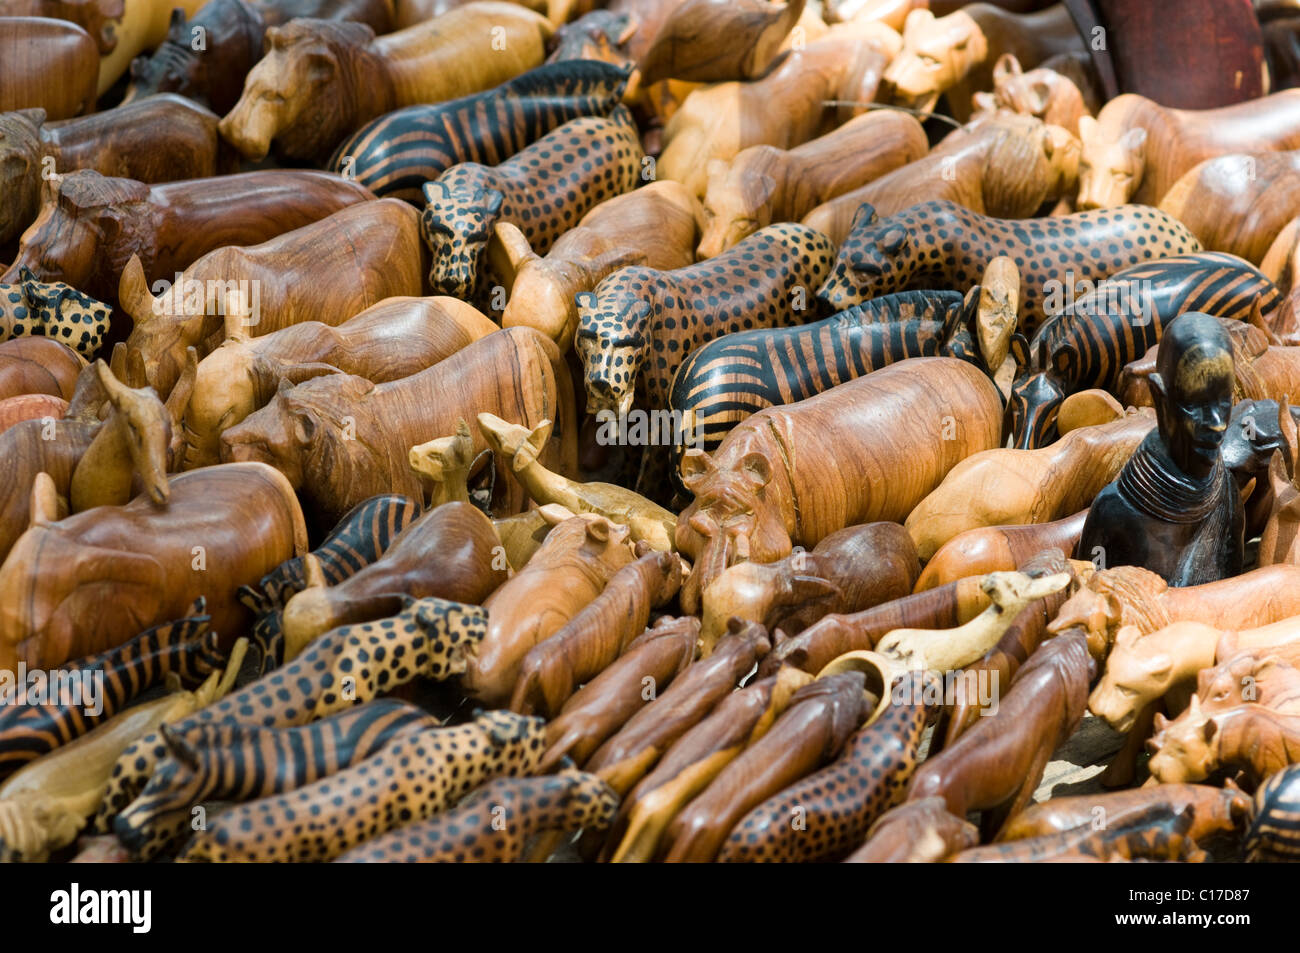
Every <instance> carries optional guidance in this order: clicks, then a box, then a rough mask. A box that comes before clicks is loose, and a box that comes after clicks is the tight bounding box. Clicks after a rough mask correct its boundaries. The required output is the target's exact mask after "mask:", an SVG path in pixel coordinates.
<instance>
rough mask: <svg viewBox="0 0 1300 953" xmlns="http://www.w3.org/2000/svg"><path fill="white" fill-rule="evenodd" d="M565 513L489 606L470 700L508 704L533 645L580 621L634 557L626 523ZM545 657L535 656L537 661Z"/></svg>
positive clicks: (471, 672)
mask: <svg viewBox="0 0 1300 953" xmlns="http://www.w3.org/2000/svg"><path fill="white" fill-rule="evenodd" d="M566 515H567V511H565V513H564V514H560V515H558V516H557V520H556V525H555V526H554V528H553V529H552V530H551V531H550V533H548V534H547V536H546V540H545V542H543V543H542V546H541V548H540V549H539V550H538V551H537V552H536V553H535V554H534V555H533V557H532V559H530V560H528V562H527V563H526V564H525V565H524V567H523V569H521V570H520V571H519V572H518V573H517V574H516V575H514V576H513V577H512V578H511V579H510V581H509V582H505V583H504V584H503V585H502V586H501V587H500V588H498V589H496V591H495V592H493V593H492V594H491V595H490V596H489V597H488V599H487V601H486V602H485V603H484V606H485V608H486V609H487V610H488V613H489V617H490V619H491V622H490V623H489V627H488V635H487V638H486V639H484V641H483V644H482V645H481V646H480V647H479V650H478V652H477V653H476V655H475V657H474V659H473V660H472V661H471V662H470V666H469V669H468V671H467V672H466V673H465V677H464V679H462V686H463V688H464V691H465V693H466V694H467V695H469V696H471V697H472V698H476V699H479V700H480V701H482V702H483V703H485V704H489V705H503V704H505V703H506V702H508V701H509V700H510V696H511V692H512V690H513V689H514V686H515V683H516V681H517V680H518V679H519V677H520V671H521V668H522V666H523V663H524V660H525V657H526V656H527V655H528V653H529V652H530V650H532V649H533V648H534V647H535V646H537V645H540V644H541V643H543V642H545V641H547V640H549V639H550V638H551V637H552V636H554V635H555V634H556V633H557V632H560V631H561V629H563V628H564V627H565V626H567V625H568V624H569V623H570V622H571V621H574V620H575V617H576V616H578V614H579V613H580V612H582V610H583V609H584V608H585V607H587V606H588V605H589V604H590V603H591V602H592V600H594V599H596V598H597V597H598V596H599V595H600V594H601V592H602V591H603V590H604V589H605V587H606V586H607V585H608V584H609V582H610V580H611V579H612V578H613V576H614V575H615V573H617V572H618V571H619V570H620V569H622V568H623V567H624V566H626V565H628V564H629V563H631V562H632V560H633V558H634V556H633V551H632V547H631V546H630V545H629V544H628V532H627V527H625V526H618V525H616V524H613V523H611V522H610V521H609V520H607V519H605V518H604V517H603V516H592V515H587V516H575V517H571V518H565V516H566ZM548 519H549V516H548ZM671 558H672V557H669V559H670V560H671ZM602 634H608V633H602ZM615 655H616V656H617V653H615ZM539 661H540V659H539V658H537V657H534V659H533V663H534V664H537V663H538V662H539ZM521 701H522V699H521Z"/></svg>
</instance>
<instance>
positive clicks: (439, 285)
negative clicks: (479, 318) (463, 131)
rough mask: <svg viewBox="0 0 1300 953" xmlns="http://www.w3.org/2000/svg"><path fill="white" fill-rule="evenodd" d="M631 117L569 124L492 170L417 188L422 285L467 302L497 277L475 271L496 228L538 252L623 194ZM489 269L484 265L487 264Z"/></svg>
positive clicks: (460, 172)
mask: <svg viewBox="0 0 1300 953" xmlns="http://www.w3.org/2000/svg"><path fill="white" fill-rule="evenodd" d="M641 159H642V154H641V145H640V143H639V142H638V141H637V135H636V124H635V123H634V122H633V121H632V114H631V113H629V112H628V111H627V109H626V108H624V107H622V106H620V107H618V108H617V109H615V110H614V111H613V112H612V113H611V114H610V116H609V118H605V117H604V116H590V117H584V118H581V119H574V120H572V121H571V122H567V123H565V124H564V125H563V126H560V127H559V128H558V129H555V130H554V131H552V132H549V133H547V134H546V135H545V136H542V137H541V138H540V139H538V140H537V141H536V142H534V143H533V144H532V145H530V146H528V147H527V148H524V149H521V150H520V151H519V152H517V153H516V154H515V155H513V156H511V157H510V158H509V159H507V160H505V161H504V162H502V163H500V164H499V165H496V166H485V165H481V164H479V163H477V162H462V163H460V164H459V165H455V166H452V167H451V168H450V169H448V170H447V171H446V172H444V173H443V174H442V175H440V176H439V177H438V178H437V179H436V180H434V181H432V182H426V183H425V185H424V198H425V202H426V204H425V208H424V212H423V214H422V216H421V218H420V230H421V234H422V235H423V236H424V240H425V242H426V243H427V244H428V246H429V249H430V251H431V252H432V255H433V266H432V268H431V269H430V271H429V284H430V285H431V286H432V287H433V289H434V290H435V291H437V292H438V293H439V294H449V295H452V296H453V297H458V298H464V299H466V300H473V299H475V296H476V294H477V292H478V291H479V289H480V288H482V289H484V291H485V292H486V290H487V289H489V288H491V287H492V286H493V285H494V284H500V283H501V282H502V281H503V280H504V279H503V277H502V276H501V275H499V274H497V273H496V272H495V271H494V270H493V269H492V268H491V267H488V268H487V269H485V270H486V272H487V273H486V274H484V273H483V271H481V269H482V266H483V263H484V255H485V252H486V250H487V243H488V239H489V238H490V237H491V235H492V230H493V228H494V227H495V226H496V224H497V223H498V222H511V223H513V224H514V225H516V226H517V227H518V228H519V230H520V232H521V233H522V234H523V236H524V237H525V238H526V239H527V240H528V242H529V244H530V245H531V246H532V247H533V248H535V249H536V250H537V251H538V252H539V253H543V254H544V253H545V252H547V251H549V250H550V247H551V244H552V243H553V242H554V241H555V240H556V239H557V238H559V237H560V235H561V234H563V232H564V231H565V230H566V229H567V228H568V226H569V222H571V221H574V220H576V219H579V218H581V216H582V215H584V214H585V213H586V212H588V211H589V210H590V209H592V208H593V207H594V206H596V205H598V204H600V202H602V201H603V200H605V199H607V198H612V197H613V196H616V195H622V194H623V193H624V192H630V191H631V190H632V189H633V188H635V187H636V184H637V178H638V176H639V175H640V173H641ZM488 264H489V265H490V264H491V262H490V260H489V261H488Z"/></svg>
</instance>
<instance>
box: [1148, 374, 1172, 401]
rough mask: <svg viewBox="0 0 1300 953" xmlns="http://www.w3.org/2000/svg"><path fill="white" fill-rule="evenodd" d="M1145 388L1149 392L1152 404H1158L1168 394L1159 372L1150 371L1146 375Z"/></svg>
mask: <svg viewBox="0 0 1300 953" xmlns="http://www.w3.org/2000/svg"><path fill="white" fill-rule="evenodd" d="M1147 387H1148V389H1150V391H1151V399H1152V401H1153V402H1154V403H1156V404H1159V403H1160V402H1161V401H1163V400H1164V399H1165V397H1166V395H1167V394H1168V389H1167V388H1166V387H1165V379H1164V378H1163V377H1161V376H1160V372H1159V371H1152V372H1151V373H1150V374H1148V375H1147Z"/></svg>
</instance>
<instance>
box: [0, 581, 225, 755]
mask: <svg viewBox="0 0 1300 953" xmlns="http://www.w3.org/2000/svg"><path fill="white" fill-rule="evenodd" d="M203 609H204V600H203V599H202V598H200V599H198V600H197V601H196V602H195V603H194V604H193V605H192V606H191V607H190V615H189V616H187V617H186V618H184V619H177V620H175V621H173V622H165V623H163V624H162V625H156V626H154V627H153V628H151V629H146V630H145V631H144V632H141V633H140V634H139V635H137V636H136V637H135V638H133V639H131V640H130V641H128V642H124V643H123V644H122V645H119V646H117V647H116V648H113V649H109V650H108V651H107V652H101V653H100V654H98V655H91V656H88V657H86V658H84V659H79V660H78V661H75V662H69V663H68V664H67V665H64V666H63V667H62V668H61V669H59V671H60V672H64V673H68V674H73V673H77V674H78V677H79V678H80V677H84V673H95V672H102V673H103V676H104V692H103V698H102V701H103V710H102V711H101V712H100V713H99V714H98V715H90V714H88V713H87V712H86V710H85V708H86V704H84V703H83V704H77V705H71V706H67V707H64V706H62V705H60V704H59V703H58V699H57V697H53V698H50V699H49V700H47V701H46V703H45V704H39V705H33V704H26V705H17V704H0V778H6V777H8V776H9V775H11V774H13V773H14V772H15V771H17V770H18V769H19V768H21V767H22V766H23V765H24V764H26V763H27V762H29V761H34V760H35V759H36V758H39V757H40V756H41V755H43V754H48V753H49V752H51V751H53V750H55V749H56V748H60V747H62V746H63V745H66V744H68V743H69V742H70V741H73V740H74V739H76V738H80V737H81V736H82V735H84V734H85V733H86V732H88V731H90V730H91V729H92V728H94V727H95V726H96V725H99V724H102V723H103V722H105V721H107V720H108V719H109V718H110V717H112V716H113V715H114V714H115V713H117V712H119V711H121V710H122V709H123V708H125V707H126V705H127V704H128V703H129V702H131V701H132V700H133V699H135V698H138V697H139V696H140V695H141V693H143V692H144V691H146V690H147V689H149V688H151V687H153V686H154V685H157V684H158V683H159V682H161V681H162V680H163V677H164V676H165V675H167V674H168V673H172V672H174V673H175V674H176V675H178V676H180V678H181V680H182V681H183V682H185V683H186V684H190V685H195V684H198V683H199V682H201V681H203V679H205V678H207V676H208V675H209V674H210V673H211V672H213V671H215V670H216V669H218V668H220V667H221V666H222V665H223V664H224V663H225V658H226V657H225V654H224V653H223V652H221V650H220V649H218V648H217V633H216V632H212V631H209V629H208V616H206V615H204V614H203ZM50 689H51V691H53V690H54V686H50Z"/></svg>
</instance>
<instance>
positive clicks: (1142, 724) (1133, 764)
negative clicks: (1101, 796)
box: [1101, 701, 1160, 788]
mask: <svg viewBox="0 0 1300 953" xmlns="http://www.w3.org/2000/svg"><path fill="white" fill-rule="evenodd" d="M1159 708H1160V702H1158V701H1156V702H1152V703H1151V704H1149V705H1147V706H1146V707H1145V708H1143V709H1142V711H1141V712H1140V713H1139V714H1138V716H1137V721H1136V722H1135V723H1134V724H1133V729H1132V730H1131V731H1130V732H1129V733H1128V737H1127V738H1125V739H1124V747H1122V748H1120V749H1119V751H1117V752H1116V753H1115V757H1114V758H1112V759H1111V762H1110V764H1108V765H1107V766H1106V770H1105V771H1103V772H1102V775H1101V784H1102V787H1107V788H1121V787H1128V786H1129V785H1130V784H1132V783H1133V778H1134V776H1135V775H1136V774H1137V759H1138V755H1140V754H1141V753H1142V750H1143V748H1144V747H1145V746H1146V742H1147V739H1148V738H1150V737H1151V729H1152V727H1153V726H1154V723H1155V718H1156V711H1157V710H1158V709H1159Z"/></svg>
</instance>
